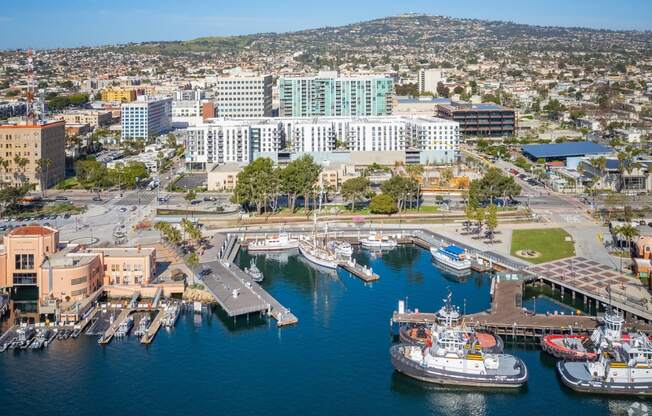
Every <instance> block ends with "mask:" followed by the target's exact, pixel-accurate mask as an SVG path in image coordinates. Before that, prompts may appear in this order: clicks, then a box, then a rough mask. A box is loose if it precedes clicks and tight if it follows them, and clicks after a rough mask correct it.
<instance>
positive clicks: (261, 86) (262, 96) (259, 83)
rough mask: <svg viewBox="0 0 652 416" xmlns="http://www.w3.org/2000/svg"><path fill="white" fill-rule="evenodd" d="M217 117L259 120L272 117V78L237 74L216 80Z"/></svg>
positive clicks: (242, 73)
mask: <svg viewBox="0 0 652 416" xmlns="http://www.w3.org/2000/svg"><path fill="white" fill-rule="evenodd" d="M215 88H216V94H215V95H216V112H217V116H218V117H227V118H259V117H271V116H272V76H271V75H260V76H259V75H255V74H251V73H244V72H239V73H235V74H231V75H227V76H220V77H218V78H217V85H216V87H215Z"/></svg>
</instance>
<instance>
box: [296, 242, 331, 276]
mask: <svg viewBox="0 0 652 416" xmlns="http://www.w3.org/2000/svg"><path fill="white" fill-rule="evenodd" d="M299 253H301V255H302V256H303V257H305V258H306V260H308V261H309V262H311V263H313V264H316V265H318V266H322V267H326V268H328V269H337V263H338V258H337V256H336V255H335V254H333V253H331V252H329V251H328V250H326V249H324V248H321V247H319V246H318V245H317V244H313V243H312V242H310V241H308V240H302V241H301V242H300V244H299Z"/></svg>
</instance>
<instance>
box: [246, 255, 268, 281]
mask: <svg viewBox="0 0 652 416" xmlns="http://www.w3.org/2000/svg"><path fill="white" fill-rule="evenodd" d="M244 271H245V273H247V274H248V275H249V277H251V280H253V281H254V282H258V283H260V282H262V281H263V279H265V276H264V275H263V272H261V271H260V269H259V268H258V266H256V263H255V262H254V260H253V259H251V263H249V267H248V268H245V270H244Z"/></svg>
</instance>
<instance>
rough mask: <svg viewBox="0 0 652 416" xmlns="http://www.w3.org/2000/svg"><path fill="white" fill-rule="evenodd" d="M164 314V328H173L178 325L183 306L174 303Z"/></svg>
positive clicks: (166, 308)
mask: <svg viewBox="0 0 652 416" xmlns="http://www.w3.org/2000/svg"><path fill="white" fill-rule="evenodd" d="M163 313H164V314H165V315H164V316H163V319H162V321H163V326H165V327H166V328H171V327H173V326H174V325H175V324H176V323H177V319H179V314H180V313H181V306H179V305H178V304H176V303H172V304H170V305H168V306H166V307H165V311H164V312H163Z"/></svg>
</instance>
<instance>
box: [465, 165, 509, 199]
mask: <svg viewBox="0 0 652 416" xmlns="http://www.w3.org/2000/svg"><path fill="white" fill-rule="evenodd" d="M520 193H521V186H520V185H519V184H517V183H516V182H515V181H514V178H513V177H512V176H508V175H504V174H503V173H502V172H501V170H500V169H498V168H490V169H489V170H488V171H487V173H485V174H484V176H483V177H482V178H481V179H475V180H473V181H472V182H471V186H470V189H469V200H471V201H473V203H474V204H475V205H480V202H482V201H489V202H490V203H493V202H494V199H495V198H513V197H515V196H518V195H520Z"/></svg>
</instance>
